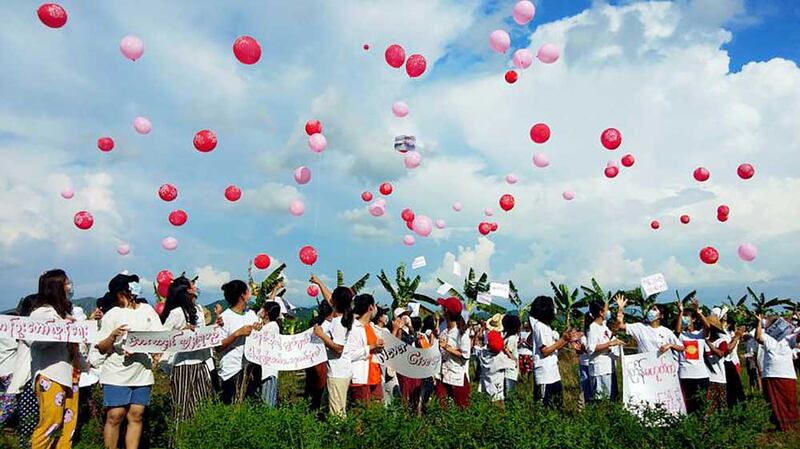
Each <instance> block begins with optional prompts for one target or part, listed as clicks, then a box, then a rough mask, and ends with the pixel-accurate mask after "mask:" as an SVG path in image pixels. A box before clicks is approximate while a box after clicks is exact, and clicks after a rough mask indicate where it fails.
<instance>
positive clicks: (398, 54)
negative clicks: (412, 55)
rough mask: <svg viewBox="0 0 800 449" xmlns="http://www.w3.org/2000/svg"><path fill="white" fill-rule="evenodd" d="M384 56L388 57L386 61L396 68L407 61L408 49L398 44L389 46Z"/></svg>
mask: <svg viewBox="0 0 800 449" xmlns="http://www.w3.org/2000/svg"><path fill="white" fill-rule="evenodd" d="M383 56H384V58H386V63H387V64H389V65H390V66H392V67H394V68H396V69H399V68H400V67H402V66H403V63H404V62H406V51H405V50H403V47H401V46H399V45H397V44H392V45H390V46H388V47H387V48H386V52H385V53H384V54H383Z"/></svg>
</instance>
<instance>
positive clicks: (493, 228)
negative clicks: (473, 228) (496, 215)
mask: <svg viewBox="0 0 800 449" xmlns="http://www.w3.org/2000/svg"><path fill="white" fill-rule="evenodd" d="M489 225H490V226H491V227H492V232H494V231H496V230H497V223H489Z"/></svg>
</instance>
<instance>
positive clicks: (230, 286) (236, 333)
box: [219, 279, 261, 404]
mask: <svg viewBox="0 0 800 449" xmlns="http://www.w3.org/2000/svg"><path fill="white" fill-rule="evenodd" d="M222 291H223V292H224V293H225V301H226V302H227V303H228V304H229V305H230V308H228V309H227V310H225V311H224V312H222V315H221V316H222V323H223V324H222V333H223V334H224V335H225V339H224V340H222V344H221V345H220V347H219V353H220V358H219V377H220V379H222V402H223V403H225V404H232V403H233V402H237V403H238V402H241V401H242V400H244V398H246V397H247V398H255V397H257V396H258V387H259V385H260V384H261V373H260V372H261V370H260V369H259V365H254V364H252V363H249V362H247V361H246V360H245V357H244V341H245V339H246V338H247V336H248V335H250V334H251V333H252V332H253V330H254V329H255V330H261V320H259V319H258V316H257V315H256V313H255V312H253V311H252V310H247V302H248V301H249V300H250V289H249V288H248V287H247V284H245V283H244V281H241V280H239V279H234V280H232V281H230V282H228V283H227V284H225V285H223V286H222Z"/></svg>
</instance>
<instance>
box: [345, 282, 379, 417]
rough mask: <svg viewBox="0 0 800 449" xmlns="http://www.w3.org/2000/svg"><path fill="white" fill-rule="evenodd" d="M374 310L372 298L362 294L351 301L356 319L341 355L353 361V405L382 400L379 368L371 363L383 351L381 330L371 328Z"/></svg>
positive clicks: (351, 390)
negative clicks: (373, 357) (374, 355)
mask: <svg viewBox="0 0 800 449" xmlns="http://www.w3.org/2000/svg"><path fill="white" fill-rule="evenodd" d="M376 311H377V306H376V305H375V298H373V297H372V295H370V294H361V295H358V296H356V297H355V298H353V313H354V314H355V315H356V317H357V319H356V320H355V321H354V322H353V328H352V329H351V330H350V335H349V336H348V337H347V344H346V345H345V347H344V353H343V356H345V357H347V358H348V359H350V361H351V362H352V368H353V378H352V381H351V384H350V396H351V397H352V399H353V402H361V403H369V402H372V401H375V402H379V401H382V400H383V384H382V378H381V377H382V375H381V367H380V365H378V364H377V363H375V362H374V361H373V360H372V356H373V354H375V353H376V352H379V351H380V350H381V349H383V339H382V338H381V335H380V334H379V332H380V331H379V330H378V329H376V328H375V327H373V326H372V317H373V316H374V315H375V312H376Z"/></svg>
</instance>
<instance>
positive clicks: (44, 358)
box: [30, 270, 78, 449]
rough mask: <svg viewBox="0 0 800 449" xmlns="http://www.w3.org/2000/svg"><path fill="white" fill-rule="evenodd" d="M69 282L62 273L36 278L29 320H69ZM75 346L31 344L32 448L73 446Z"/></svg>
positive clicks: (76, 391) (75, 418) (75, 376)
mask: <svg viewBox="0 0 800 449" xmlns="http://www.w3.org/2000/svg"><path fill="white" fill-rule="evenodd" d="M71 296H72V282H70V280H69V278H68V277H67V274H66V273H64V271H63V270H50V271H48V272H45V273H44V274H42V275H41V276H40V277H39V292H38V294H37V296H36V303H35V304H34V307H33V311H32V312H31V315H30V317H31V318H33V319H38V320H64V319H70V320H71V319H72V317H71V313H72V304H71V303H70V302H69V298H70V297H71ZM76 355H77V345H76V344H74V343H59V342H44V341H35V342H33V343H32V344H31V374H32V377H33V380H34V388H35V391H36V400H37V402H38V403H39V423H38V424H37V425H36V428H35V429H34V430H33V435H32V436H31V447H33V449H46V448H50V447H53V446H55V447H58V448H59V449H62V448H63V449H69V448H70V447H72V437H73V434H74V433H75V426H76V425H77V423H78V372H77V370H76V369H75V364H76V363H77V359H76Z"/></svg>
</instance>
